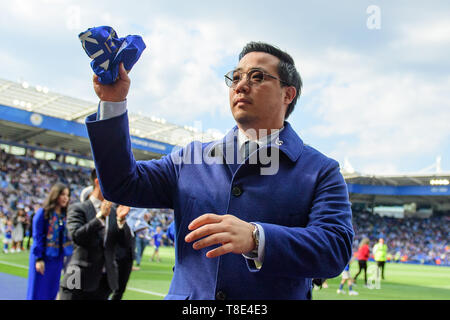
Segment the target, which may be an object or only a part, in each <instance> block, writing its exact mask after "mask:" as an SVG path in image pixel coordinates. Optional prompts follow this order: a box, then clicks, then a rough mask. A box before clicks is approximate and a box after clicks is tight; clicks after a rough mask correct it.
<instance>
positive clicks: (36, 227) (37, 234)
mask: <svg viewBox="0 0 450 320" xmlns="http://www.w3.org/2000/svg"><path fill="white" fill-rule="evenodd" d="M60 228H65V226H64V225H63V226H60ZM47 231H48V221H47V220H46V219H45V218H44V209H43V208H40V209H39V210H38V211H37V212H36V215H35V216H34V218H33V244H32V246H31V250H30V267H29V269H28V291H27V300H55V298H56V295H57V294H58V290H59V281H60V279H61V270H62V268H63V265H64V252H63V250H62V248H61V249H60V251H59V255H58V256H57V257H47V256H46V255H45V251H46V236H47ZM61 231H62V230H61ZM59 234H60V235H62V234H63V232H60V233H59ZM60 243H62V242H61V241H60ZM38 258H43V259H44V263H45V272H44V274H43V275H42V274H40V273H39V272H37V271H36V260H37V259H38Z"/></svg>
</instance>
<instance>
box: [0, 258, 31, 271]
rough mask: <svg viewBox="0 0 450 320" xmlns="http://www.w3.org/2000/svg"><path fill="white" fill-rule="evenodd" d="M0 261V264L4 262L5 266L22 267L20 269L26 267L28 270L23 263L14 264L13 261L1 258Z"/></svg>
mask: <svg viewBox="0 0 450 320" xmlns="http://www.w3.org/2000/svg"><path fill="white" fill-rule="evenodd" d="M0 263H1V264H6V265H7V266H11V267H17V268H22V269H27V270H28V267H26V266H23V265H21V264H15V263H11V262H6V261H1V260H0Z"/></svg>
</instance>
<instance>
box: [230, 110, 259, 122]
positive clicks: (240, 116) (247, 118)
mask: <svg viewBox="0 0 450 320" xmlns="http://www.w3.org/2000/svg"><path fill="white" fill-rule="evenodd" d="M233 116H234V120H236V122H237V123H238V124H241V125H248V124H250V123H253V122H255V119H256V117H254V116H252V115H250V114H248V113H246V112H237V113H235V114H234V115H233Z"/></svg>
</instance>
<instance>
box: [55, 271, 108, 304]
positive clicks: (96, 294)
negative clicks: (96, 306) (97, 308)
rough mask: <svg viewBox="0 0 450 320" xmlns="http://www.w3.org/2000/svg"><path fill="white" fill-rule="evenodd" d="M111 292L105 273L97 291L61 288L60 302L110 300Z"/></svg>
mask: <svg viewBox="0 0 450 320" xmlns="http://www.w3.org/2000/svg"><path fill="white" fill-rule="evenodd" d="M111 292H112V290H111V289H110V288H109V284H108V279H107V277H106V273H103V274H102V278H101V279H100V283H99V285H98V288H97V289H96V290H95V291H83V290H80V289H73V290H70V289H67V288H64V287H60V290H59V300H108V297H109V295H110V294H111Z"/></svg>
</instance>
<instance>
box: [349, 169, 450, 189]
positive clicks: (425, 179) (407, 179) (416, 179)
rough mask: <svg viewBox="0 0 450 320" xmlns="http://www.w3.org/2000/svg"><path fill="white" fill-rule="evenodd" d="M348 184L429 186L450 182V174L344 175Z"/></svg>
mask: <svg viewBox="0 0 450 320" xmlns="http://www.w3.org/2000/svg"><path fill="white" fill-rule="evenodd" d="M344 178H345V181H346V182H347V183H354V184H364V185H378V186H429V185H430V181H432V180H445V179H447V180H450V172H448V173H445V172H436V173H423V174H421V173H410V174H398V175H367V174H359V173H351V174H349V173H344Z"/></svg>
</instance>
